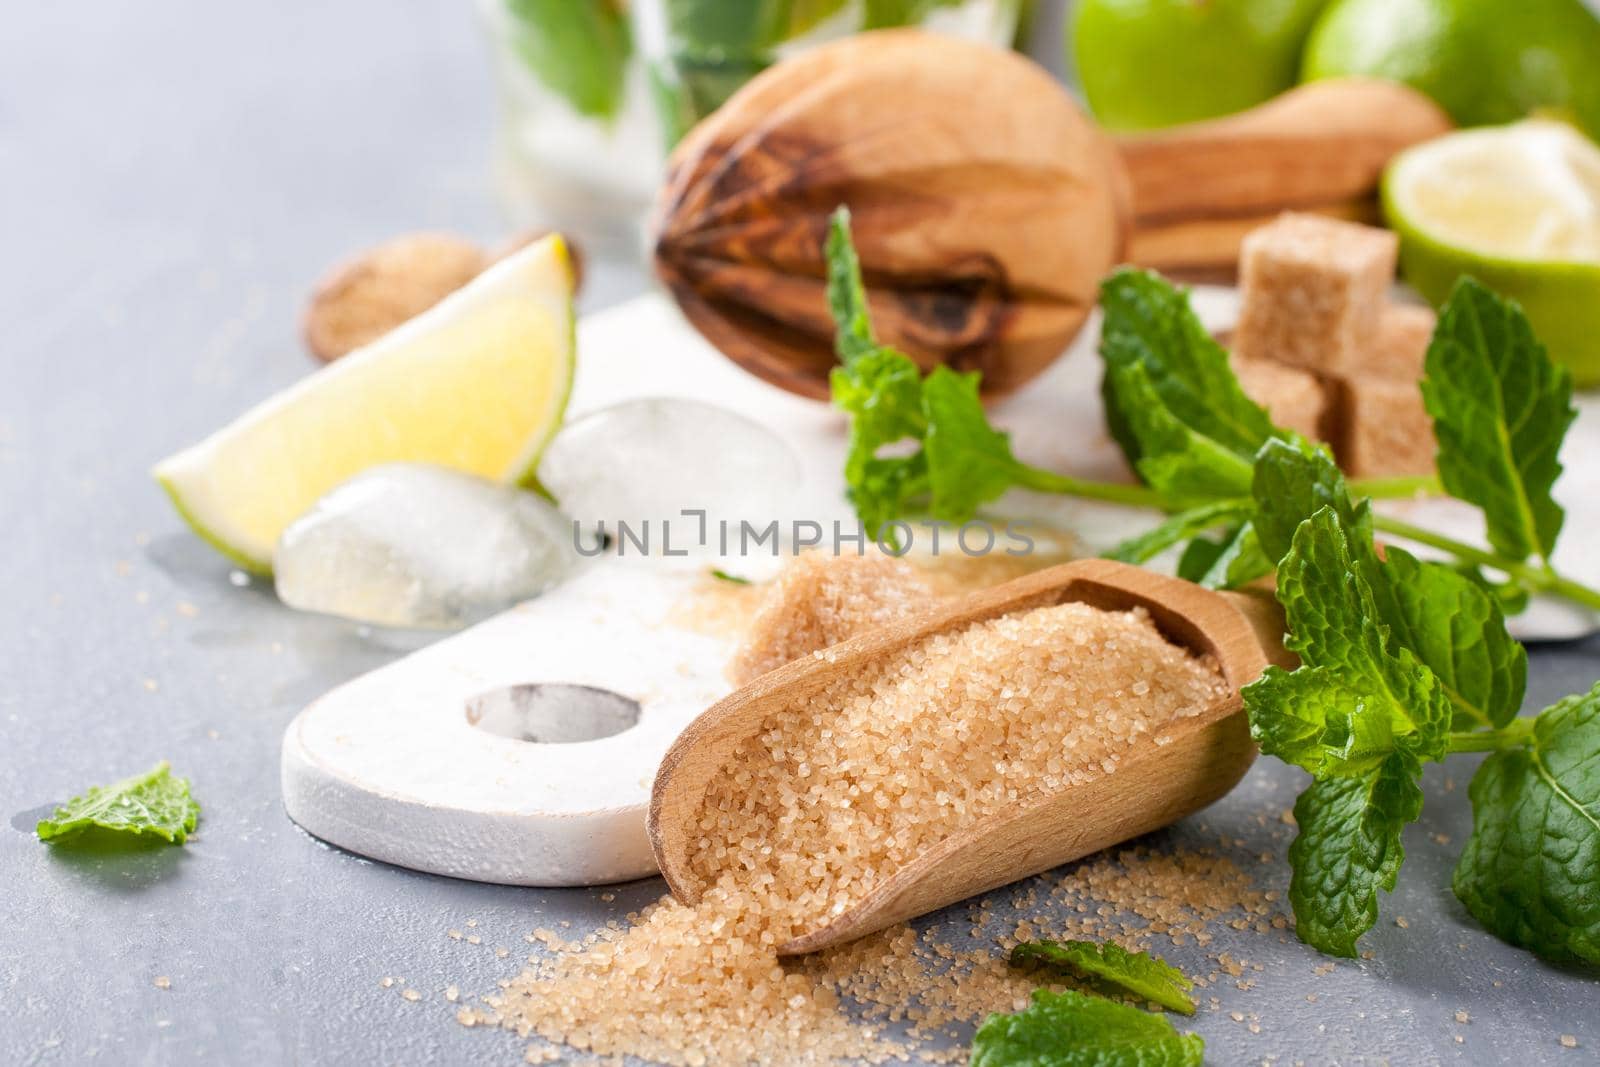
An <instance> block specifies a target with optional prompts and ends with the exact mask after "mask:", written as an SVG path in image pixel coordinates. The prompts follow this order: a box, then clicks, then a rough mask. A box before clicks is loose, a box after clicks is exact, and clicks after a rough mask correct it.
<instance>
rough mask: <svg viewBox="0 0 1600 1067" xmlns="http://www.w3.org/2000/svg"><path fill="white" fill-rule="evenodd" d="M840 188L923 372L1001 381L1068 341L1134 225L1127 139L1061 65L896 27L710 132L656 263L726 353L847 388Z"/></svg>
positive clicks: (867, 264) (661, 208)
mask: <svg viewBox="0 0 1600 1067" xmlns="http://www.w3.org/2000/svg"><path fill="white" fill-rule="evenodd" d="M839 204H847V205H849V207H850V209H851V212H852V221H853V233H854V237H855V244H856V249H857V251H858V252H859V254H860V257H861V263H862V268H863V274H864V278H865V281H866V285H867V290H868V294H867V295H868V302H869V303H870V305H871V309H872V313H873V323H874V326H875V327H876V330H877V333H878V335H879V337H880V338H882V339H883V340H884V341H885V342H886V343H888V344H892V345H894V346H895V347H897V348H899V349H901V350H902V351H904V352H906V353H907V354H908V355H910V356H911V357H913V358H914V359H916V360H917V362H918V363H919V364H920V365H921V366H922V367H923V368H924V369H931V368H933V367H934V366H936V365H938V364H941V363H943V364H947V365H950V366H952V367H955V368H956V369H958V370H976V371H981V372H982V373H983V387H984V390H985V392H987V393H989V394H1001V393H1005V392H1008V391H1010V390H1013V389H1016V388H1017V387H1018V386H1020V385H1022V384H1023V383H1024V382H1026V381H1028V380H1029V379H1030V378H1032V377H1033V376H1034V375H1036V374H1038V373H1039V372H1040V371H1041V370H1043V369H1044V368H1045V367H1046V366H1048V365H1049V364H1050V362H1051V361H1052V360H1054V359H1055V358H1056V357H1057V356H1059V355H1060V354H1061V353H1062V351H1063V350H1064V349H1065V348H1066V346H1067V344H1068V343H1069V342H1070V341H1071V340H1072V338H1073V337H1074V336H1075V335H1076V334H1077V332H1078V330H1079V329H1081V328H1082V326H1083V324H1084V321H1085V319H1087V317H1088V315H1089V311H1090V309H1091V308H1092V307H1093V306H1094V304H1095V300H1096V298H1097V296H1098V286H1099V282H1100V278H1101V277H1102V276H1103V275H1104V274H1105V273H1106V272H1107V271H1108V270H1109V269H1110V268H1111V267H1112V265H1113V264H1115V263H1116V262H1117V260H1118V258H1119V256H1120V255H1121V252H1122V248H1123V244H1124V241H1125V238H1126V235H1127V231H1128V210H1129V209H1128V194H1127V181H1126V177H1125V175H1124V174H1123V173H1122V169H1121V164H1120V160H1119V158H1118V156H1117V155H1116V152H1115V151H1114V150H1113V148H1112V146H1111V143H1110V141H1109V140H1108V139H1107V138H1106V137H1105V136H1104V135H1103V134H1102V133H1101V132H1100V130H1099V129H1098V128H1097V127H1096V126H1095V125H1094V124H1093V123H1091V122H1090V121H1089V120H1088V119H1087V118H1085V117H1084V115H1083V113H1082V112H1081V111H1080V110H1079V109H1078V107H1077V105H1076V104H1075V103H1074V102H1073V101H1072V98H1071V97H1070V96H1068V95H1067V93H1066V92H1065V91H1064V90H1063V89H1062V88H1061V87H1060V86H1059V85H1058V84H1057V83H1056V82H1055V81H1054V80H1053V79H1052V78H1051V77H1050V76H1049V75H1048V74H1047V73H1045V72H1044V71H1043V70H1042V69H1041V68H1039V67H1037V66H1035V65H1034V64H1033V63H1031V62H1029V61H1028V60H1026V59H1023V58H1022V57H1020V56H1018V55H1016V54H1014V53H1011V52H1007V51H1004V50H1000V49H995V48H990V47H988V46H985V45H980V44H974V43H971V42H966V41H959V40H956V39H954V38H950V37H944V36H938V35H933V34H926V33H922V32H919V31H916V30H886V31H880V32H875V33H865V34H860V35H857V36H854V37H850V38H847V39H845V40H842V41H838V42H835V43H833V44H829V45H825V46H823V47H820V48H817V49H814V50H812V51H809V52H806V53H804V54H802V55H800V56H797V57H795V58H793V59H790V60H786V61H784V62H782V63H779V64H777V65H776V66H774V67H771V68H769V69H768V70H766V71H764V72H763V73H761V74H760V75H758V76H756V77H755V78H754V79H752V80H751V81H750V82H749V83H747V84H746V85H745V86H744V88H742V89H740V90H739V91H738V92H737V93H735V94H734V96H733V97H732V98H731V99H730V100H729V101H728V102H727V103H726V104H724V105H723V106H722V107H721V108H719V109H718V110H717V111H716V112H715V113H713V114H712V115H711V116H710V117H709V118H707V119H706V120H705V121H704V122H702V123H701V124H700V125H699V126H697V127H695V129H694V130H692V131H690V133H689V135H688V136H687V137H686V138H685V139H684V141H683V142H682V143H681V144H680V145H679V148H678V150H677V151H676V152H675V153H674V154H673V159H672V162H671V165H670V169H669V174H668V178H667V183H666V186H665V188H664V189H663V192H662V197H661V200H660V202H659V204H658V206H657V211H656V217H655V220H654V223H653V236H654V251H655V268H656V272H657V274H658V275H659V276H660V278H661V280H662V281H663V282H664V283H665V284H666V286H667V288H668V289H670V290H671V292H672V294H673V296H674V297H675V298H676V299H677V301H678V303H679V305H680V306H681V307H682V309H683V311H684V312H685V314H686V315H687V316H688V317H689V320H690V321H691V322H692V323H694V325H695V326H696V328H698V329H699V330H700V332H701V333H703V334H704V335H705V336H706V337H707V338H708V339H709V340H710V341H711V343H712V344H714V345H716V346H717V347H718V348H719V349H721V350H722V352H723V353H724V354H725V355H727V356H728V357H730V358H731V359H733V360H734V361H735V362H737V363H739V364H740V365H741V366H743V367H744V368H745V369H746V370H749V371H750V372H752V373H753V374H756V375H758V376H759V377H761V378H764V379H765V380H767V381H769V382H771V383H773V384H774V385H778V386H781V387H783V388H785V389H788V390H791V391H792V392H796V393H801V394H803V395H807V396H816V397H823V396H826V395H827V393H828V373H829V371H830V370H831V369H832V367H833V366H834V365H835V358H834V352H833V323H832V321H831V319H830V317H829V314H828V305H827V300H826V296H825V283H824V278H825V276H826V270H825V262H824V255H823V251H824V242H825V240H826V236H827V230H828V220H829V216H830V215H831V213H832V212H833V210H834V208H835V207H837V206H838V205H839Z"/></svg>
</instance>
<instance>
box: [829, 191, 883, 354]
mask: <svg viewBox="0 0 1600 1067" xmlns="http://www.w3.org/2000/svg"><path fill="white" fill-rule="evenodd" d="M827 257H828V310H829V312H831V313H832V315H833V322H834V327H835V329H836V331H837V332H836V333H835V334H834V350H835V351H836V352H837V353H838V354H839V360H840V362H842V363H845V364H846V365H848V364H849V363H850V362H851V361H853V360H854V359H856V357H858V356H863V355H866V354H867V353H869V352H872V351H875V350H876V349H877V348H878V347H879V346H878V340H877V338H876V337H874V336H873V333H872V319H871V316H870V313H869V312H868V309H867V289H866V286H865V285H864V284H862V281H861V260H860V259H859V258H858V257H857V256H856V247H855V244H854V242H852V241H851V239H850V209H849V208H848V207H844V206H842V205H841V206H840V207H839V208H838V209H837V210H836V211H834V213H833V218H832V219H831V220H829V223H828V244H827Z"/></svg>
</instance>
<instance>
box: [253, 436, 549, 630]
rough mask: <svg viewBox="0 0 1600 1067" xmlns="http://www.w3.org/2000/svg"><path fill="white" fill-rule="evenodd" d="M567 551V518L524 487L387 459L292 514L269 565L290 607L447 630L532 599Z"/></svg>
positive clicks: (380, 621) (394, 623) (545, 586)
mask: <svg viewBox="0 0 1600 1067" xmlns="http://www.w3.org/2000/svg"><path fill="white" fill-rule="evenodd" d="M577 560H578V555H577V552H576V550H575V548H574V543H573V526H572V522H571V520H569V519H567V518H565V517H564V516H563V515H562V514H561V513H560V512H559V511H557V510H556V509H555V508H553V507H551V506H550V504H548V503H547V502H546V501H544V500H542V499H540V498H539V497H537V496H535V495H534V494H532V493H530V492H527V491H525V490H521V489H514V488H511V487H510V486H504V485H497V484H495V483H493V482H488V481H485V480H483V479H481V478H475V477H473V476H471V475H468V474H463V473H461V472H459V471H453V470H448V469H446V468H443V467H432V466H425V465H422V464H414V463H396V464H387V465H384V466H380V467H374V468H372V469H371V470H368V471H364V472H363V473H361V474H358V475H357V476H355V477H354V478H351V479H350V480H349V481H347V482H345V483H343V484H342V485H340V486H338V487H337V488H335V489H333V490H332V491H331V492H329V493H328V494H327V495H326V496H324V497H323V498H322V499H321V500H318V501H317V502H316V504H314V505H312V507H311V510H310V511H308V512H306V513H305V514H304V515H302V516H301V517H300V518H298V519H296V520H295V521H294V522H293V523H291V524H290V526H289V528H288V529H286V530H285V531H284V532H283V536H282V537H281V538H279V540H278V547H277V551H276V552H275V553H274V555H273V573H274V574H275V575H276V580H277V587H278V596H279V597H280V598H282V600H283V602H284V603H285V604H288V605H289V606H291V607H295V608H300V609H301V610H304V611H318V612H324V613H326V614H329V615H340V616H343V617H344V618H347V619H355V620H358V621H361V622H369V623H376V624H378V625H381V626H411V627H428V628H449V627H456V626H463V625H466V624H467V623H469V622H472V621H474V620H476V619H480V618H482V617H484V616H486V615H489V614H492V613H493V612H495V611H498V610H500V609H502V608H506V607H509V606H510V605H512V604H515V603H516V602H517V601H520V600H526V599H527V598H528V597H532V596H537V595H538V594H539V593H541V592H543V591H544V590H545V589H547V588H549V587H550V586H551V585H554V584H555V583H556V582H558V581H560V580H561V579H562V578H563V577H565V576H566V574H567V573H568V572H569V571H571V570H572V568H573V567H574V565H575V564H576V563H577Z"/></svg>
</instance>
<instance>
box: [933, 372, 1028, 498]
mask: <svg viewBox="0 0 1600 1067" xmlns="http://www.w3.org/2000/svg"><path fill="white" fill-rule="evenodd" d="M922 413H923V416H924V417H925V418H926V420H927V425H928V432H927V435H926V436H925V437H924V438H923V441H922V448H923V452H924V454H925V455H926V456H927V461H928V488H929V491H930V492H931V493H932V497H933V498H932V503H931V507H930V511H931V512H932V514H933V517H934V518H936V519H945V520H948V521H950V522H966V521H967V520H968V519H970V518H972V517H973V515H975V514H976V513H977V510H978V508H980V507H982V506H983V505H984V504H987V503H988V502H989V501H991V500H994V499H995V498H996V497H998V496H1000V494H1002V493H1004V492H1005V491H1006V490H1007V489H1009V488H1011V487H1012V486H1013V485H1015V484H1017V481H1018V478H1019V475H1020V474H1021V472H1022V470H1023V466H1022V464H1021V463H1018V462H1017V458H1016V457H1015V456H1013V455H1012V454H1011V438H1010V437H1009V436H1008V435H1006V434H1004V433H1002V432H1001V431H999V430H996V429H995V428H994V427H992V426H990V425H989V419H988V416H986V415H985V414H984V412H983V404H982V402H980V401H979V399H978V375H977V373H975V372H974V373H969V374H961V373H958V372H956V371H953V370H951V369H950V368H949V367H945V366H939V367H935V368H934V369H933V373H931V374H929V375H928V376H927V377H926V378H925V379H923V382H922Z"/></svg>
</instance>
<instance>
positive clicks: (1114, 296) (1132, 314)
mask: <svg viewBox="0 0 1600 1067" xmlns="http://www.w3.org/2000/svg"><path fill="white" fill-rule="evenodd" d="M1100 306H1101V308H1102V309H1103V310H1104V312H1105V322H1104V325H1103V326H1102V328H1101V335H1100V356H1101V359H1102V360H1103V361H1104V363H1105V378H1104V380H1103V381H1102V384H1101V392H1102V395H1103V396H1104V399H1105V407H1106V418H1107V422H1108V423H1109V425H1110V427H1111V430H1112V434H1113V436H1114V437H1116V439H1117V441H1118V443H1119V444H1121V445H1122V448H1123V451H1124V453H1125V454H1126V455H1127V457H1128V461H1129V463H1131V464H1132V465H1133V466H1134V468H1135V469H1136V470H1138V471H1139V473H1140V474H1141V476H1143V477H1144V478H1145V479H1146V480H1147V481H1148V482H1149V483H1150V484H1151V485H1152V486H1155V487H1156V488H1157V489H1161V490H1162V491H1163V492H1169V493H1171V494H1172V495H1174V496H1176V497H1179V498H1182V499H1190V500H1204V499H1208V498H1214V497H1218V496H1234V497H1238V496H1244V495H1245V494H1247V493H1248V492H1249V481H1250V466H1251V464H1252V462H1253V460H1254V457H1255V454H1256V452H1257V450H1258V449H1260V447H1261V446H1262V445H1263V444H1264V443H1265V442H1266V441H1267V439H1268V438H1270V437H1273V436H1278V435H1280V434H1281V431H1279V430H1278V429H1277V428H1276V427H1274V426H1273V425H1272V420H1271V419H1269V418H1268V417H1267V413H1266V411H1265V410H1264V409H1262V408H1261V406H1260V405H1258V404H1256V403H1255V402H1254V401H1252V400H1251V399H1250V398H1249V397H1247V396H1245V394H1244V390H1243V389H1241V388H1240V386H1239V381H1238V379H1237V378H1236V377H1234V374H1233V370H1232V368H1230V367H1229V366H1228V356H1227V353H1226V352H1224V351H1223V349H1222V346H1220V345H1218V344H1217V343H1216V341H1214V340H1212V338H1211V336H1210V334H1208V333H1207V332H1206V329H1205V327H1204V326H1202V325H1201V324H1200V320H1199V318H1197V317H1196V316H1195V314H1194V311H1193V309H1192V308H1191V307H1190V306H1189V296H1188V293H1187V292H1185V291H1183V290H1181V289H1177V288H1175V287H1174V286H1172V285H1171V284H1170V283H1168V282H1167V281H1166V280H1164V279H1163V278H1161V277H1160V276H1159V275H1157V274H1153V273H1150V272H1147V271H1139V270H1132V269H1128V268H1124V269H1122V270H1118V271H1117V272H1115V273H1114V274H1112V275H1111V276H1110V277H1109V278H1107V279H1106V280H1105V281H1104V282H1102V283H1101V286H1100ZM1219 486H1220V488H1219Z"/></svg>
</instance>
